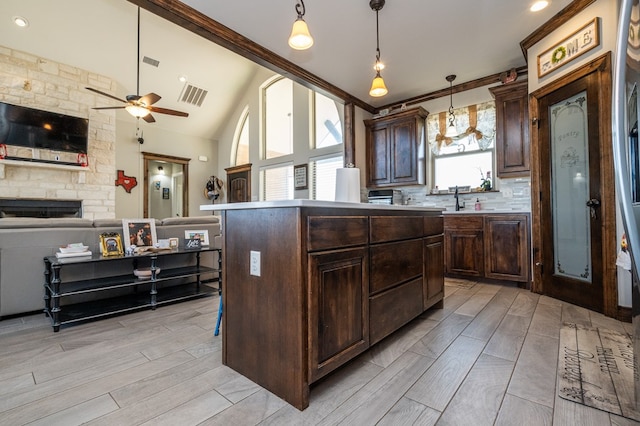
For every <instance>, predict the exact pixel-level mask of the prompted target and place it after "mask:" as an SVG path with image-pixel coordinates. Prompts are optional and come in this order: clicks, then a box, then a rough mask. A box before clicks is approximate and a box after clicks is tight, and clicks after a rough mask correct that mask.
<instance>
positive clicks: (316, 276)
mask: <svg viewBox="0 0 640 426" xmlns="http://www.w3.org/2000/svg"><path fill="white" fill-rule="evenodd" d="M367 259H368V257H367V249H366V248H355V249H347V250H339V251H332V252H328V253H325V252H323V253H314V254H310V255H309V284H310V286H309V289H310V290H309V327H310V329H309V335H310V338H311V348H310V349H311V350H310V357H311V360H310V363H309V365H310V367H311V369H310V374H309V376H310V378H311V381H315V380H317V379H319V378H320V377H322V376H324V375H325V374H327V373H329V372H330V371H332V370H334V369H336V368H337V367H339V366H340V365H342V364H344V363H345V362H346V361H347V360H349V359H351V358H353V357H354V356H356V355H358V354H359V353H361V352H363V351H365V350H366V349H367V348H368V347H369V309H368V306H369V303H368V293H367V289H368V274H367V271H368V262H367Z"/></svg>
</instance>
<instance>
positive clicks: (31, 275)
mask: <svg viewBox="0 0 640 426" xmlns="http://www.w3.org/2000/svg"><path fill="white" fill-rule="evenodd" d="M155 225H156V233H157V237H158V239H165V238H171V237H178V238H179V239H180V241H181V242H183V241H184V231H185V230H194V229H197V230H200V229H204V230H207V231H208V233H209V240H210V245H214V246H216V247H220V237H219V235H220V220H219V217H218V216H198V217H187V218H181V217H175V218H167V219H163V220H156V222H155ZM103 232H118V233H120V234H121V235H122V220H119V219H108V220H107V219H102V220H90V219H82V218H51V219H39V218H12V217H7V218H1V219H0V318H3V317H6V316H10V315H17V314H23V313H27V312H34V311H41V310H43V308H44V301H43V297H44V280H45V276H44V270H45V264H44V261H43V259H44V257H45V256H51V255H54V254H55V253H56V252H57V251H58V248H59V247H60V246H65V245H67V244H69V243H77V242H82V243H84V244H85V245H88V246H89V249H90V250H91V251H93V252H94V253H100V234H102V233H103ZM202 262H203V264H204V265H206V266H212V267H217V257H215V255H212V256H203V258H202ZM85 273H86V274H88V275H91V274H92V273H93V272H92V271H91V270H86V271H85ZM74 278H75V277H68V276H66V277H63V279H65V280H71V279H74Z"/></svg>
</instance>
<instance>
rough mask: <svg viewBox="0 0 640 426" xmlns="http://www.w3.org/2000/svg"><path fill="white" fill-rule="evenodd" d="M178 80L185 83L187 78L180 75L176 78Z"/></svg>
mask: <svg viewBox="0 0 640 426" xmlns="http://www.w3.org/2000/svg"><path fill="white" fill-rule="evenodd" d="M178 80H180V81H181V82H182V83H185V82H186V81H187V76H186V75H181V76H180V77H178Z"/></svg>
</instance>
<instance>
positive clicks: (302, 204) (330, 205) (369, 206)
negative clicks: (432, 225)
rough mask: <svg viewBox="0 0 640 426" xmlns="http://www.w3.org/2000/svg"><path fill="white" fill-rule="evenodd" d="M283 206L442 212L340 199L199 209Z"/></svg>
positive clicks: (237, 204)
mask: <svg viewBox="0 0 640 426" xmlns="http://www.w3.org/2000/svg"><path fill="white" fill-rule="evenodd" d="M284 207H322V208H332V209H369V210H380V209H384V210H397V211H422V212H434V213H442V212H443V210H444V209H443V208H439V207H425V206H415V205H413V206H411V205H410V206H396V205H389V204H370V203H347V202H342V201H321V200H306V199H296V200H278V201H252V202H248V203H228V204H203V205H201V206H200V210H203V211H207V210H208V211H211V210H246V209H269V208H284Z"/></svg>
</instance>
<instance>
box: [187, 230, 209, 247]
mask: <svg viewBox="0 0 640 426" xmlns="http://www.w3.org/2000/svg"><path fill="white" fill-rule="evenodd" d="M184 239H185V240H187V241H189V240H200V245H201V246H208V245H209V231H207V230H206V229H196V230H187V231H184ZM185 246H186V244H185Z"/></svg>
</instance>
